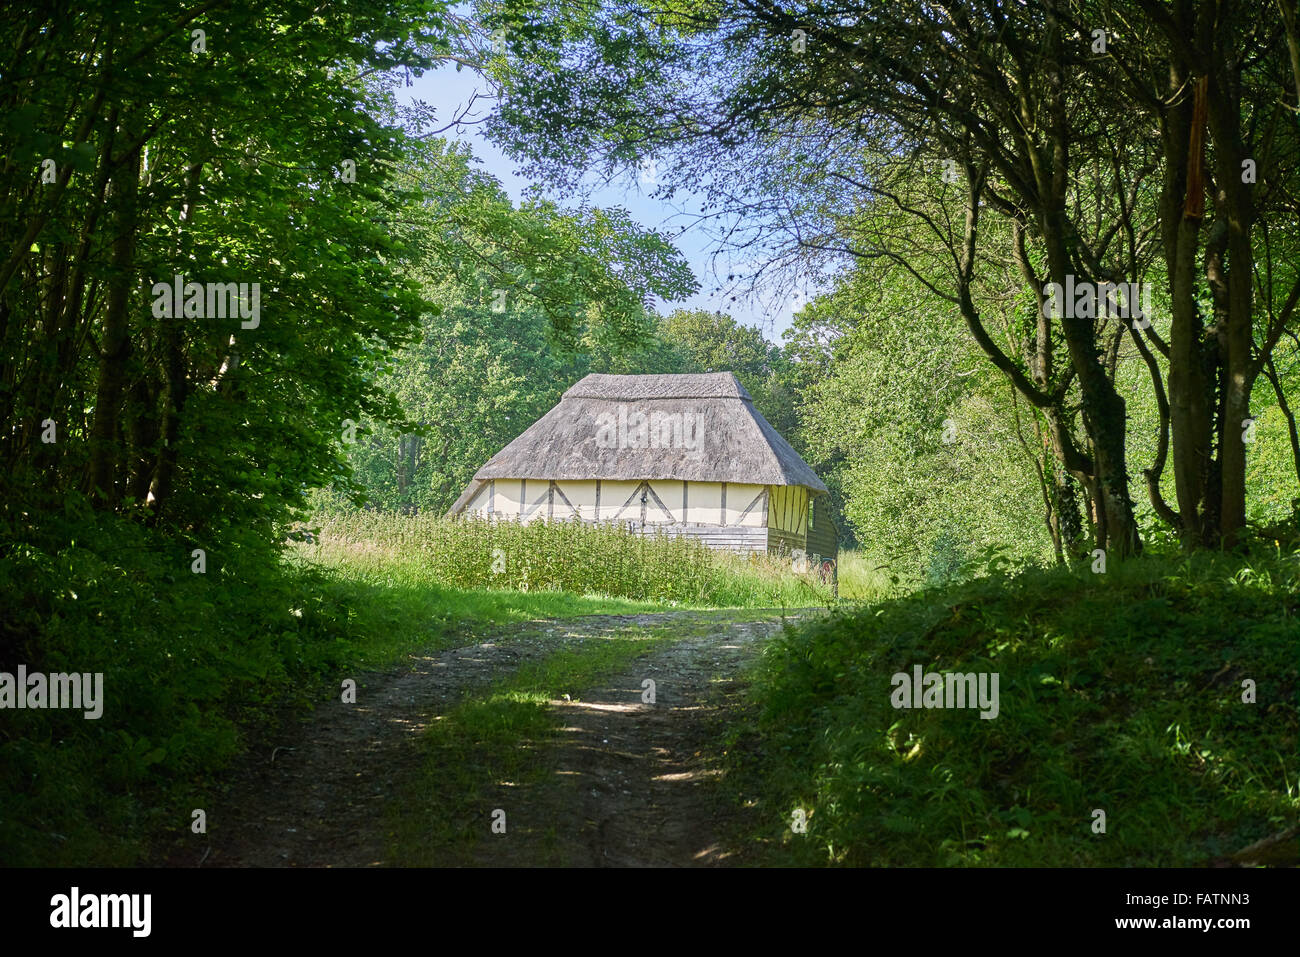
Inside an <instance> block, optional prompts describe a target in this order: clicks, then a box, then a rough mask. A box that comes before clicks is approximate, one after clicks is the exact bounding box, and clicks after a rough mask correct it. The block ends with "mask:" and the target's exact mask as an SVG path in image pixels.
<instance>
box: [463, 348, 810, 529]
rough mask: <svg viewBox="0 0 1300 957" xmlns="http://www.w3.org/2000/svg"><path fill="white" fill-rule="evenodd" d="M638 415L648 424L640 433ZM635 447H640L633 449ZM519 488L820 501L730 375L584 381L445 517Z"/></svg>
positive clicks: (498, 458) (804, 471) (490, 465)
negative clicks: (771, 493)
mask: <svg viewBox="0 0 1300 957" xmlns="http://www.w3.org/2000/svg"><path fill="white" fill-rule="evenodd" d="M637 415H643V416H645V418H646V420H647V421H646V428H645V429H644V430H643V431H640V432H638V430H637V428H636V422H637V419H636V418H635V417H636V416H637ZM678 417H680V418H678ZM679 425H680V431H677V429H678V426H679ZM647 438H648V439H649V441H647ZM642 443H645V444H646V446H647V447H636V446H638V445H640V444H642ZM656 446H657V447H656ZM520 478H524V479H543V480H555V481H575V480H585V479H613V480H619V479H628V480H634V481H643V480H653V479H676V480H678V481H690V482H746V483H750V484H754V485H802V486H804V487H805V488H808V489H811V490H812V491H813V492H814V493H822V492H825V491H826V486H825V485H823V484H822V481H821V479H819V478H818V477H817V475H816V473H814V472H813V470H812V469H811V468H809V466H808V463H806V462H805V461H804V460H803V459H802V458H800V457H799V453H798V452H796V451H795V450H794V449H793V448H791V447H790V443H789V442H787V441H786V440H785V439H783V438H782V437H781V436H780V434H779V433H778V432H777V431H776V429H774V428H772V426H771V425H770V424H769V423H768V421H767V420H766V419H764V418H763V416H762V415H760V414H759V413H758V411H757V410H755V408H754V405H753V400H752V399H751V398H750V395H749V393H748V392H746V391H745V387H744V386H742V385H741V384H740V382H738V381H737V379H736V377H735V376H734V375H732V374H731V373H730V372H716V373H709V374H705V375H594V374H593V375H589V376H587V377H586V378H584V379H583V380H582V381H580V382H579V383H577V385H575V386H573V387H572V388H570V389H569V391H567V392H565V393H564V396H563V397H562V398H561V399H560V402H559V404H558V405H556V406H555V408H553V409H551V411H550V412H547V413H546V414H545V415H544V416H542V417H541V418H540V419H538V420H537V421H536V422H534V423H533V424H532V425H531V426H530V427H529V428H528V429H527V430H526V431H525V432H524V433H523V435H521V436H519V438H517V439H515V440H514V441H513V442H511V443H510V444H509V445H507V446H506V447H505V448H504V449H502V450H501V451H500V452H499V453H498V454H496V455H494V456H493V457H492V458H491V459H490V460H489V461H488V462H487V464H486V465H484V466H483V467H482V468H481V469H479V470H478V472H476V473H475V474H474V481H473V482H471V483H470V486H469V488H467V489H466V490H465V493H464V494H463V495H461V497H460V498H459V499H458V500H457V502H456V504H455V505H453V506H452V508H451V513H450V514H456V513H457V512H459V511H460V510H461V509H462V508H464V506H465V503H466V502H468V501H469V499H470V497H471V496H472V495H473V493H474V492H475V491H477V489H478V487H479V484H480V483H481V482H485V481H487V480H489V479H520Z"/></svg>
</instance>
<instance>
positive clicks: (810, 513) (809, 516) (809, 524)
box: [808, 498, 817, 532]
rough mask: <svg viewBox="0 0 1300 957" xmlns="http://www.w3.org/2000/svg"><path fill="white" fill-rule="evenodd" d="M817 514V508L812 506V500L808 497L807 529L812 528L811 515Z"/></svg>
mask: <svg viewBox="0 0 1300 957" xmlns="http://www.w3.org/2000/svg"><path fill="white" fill-rule="evenodd" d="M816 514H817V509H816V508H814V507H813V500H812V499H811V498H809V499H808V531H810V532H811V531H812V530H813V516H814V515H816Z"/></svg>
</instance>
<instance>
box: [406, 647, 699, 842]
mask: <svg viewBox="0 0 1300 957" xmlns="http://www.w3.org/2000/svg"><path fill="white" fill-rule="evenodd" d="M675 640H678V639H677V638H676V637H674V636H673V635H672V634H671V633H670V632H668V631H667V630H665V629H656V630H647V629H635V628H629V629H624V630H622V631H620V632H619V634H617V635H615V636H609V637H601V638H593V639H590V641H589V642H587V643H586V644H585V645H584V646H583V647H580V648H572V649H563V650H559V651H556V652H555V653H553V654H551V655H549V656H548V657H547V658H545V659H544V660H543V661H540V662H537V663H533V664H528V665H524V666H521V667H520V669H519V670H518V671H517V672H515V673H514V674H513V675H511V676H510V677H508V678H505V679H504V680H502V681H500V682H499V683H497V684H495V685H493V686H492V687H491V688H488V689H485V690H483V691H481V692H478V693H471V694H469V695H468V696H467V697H466V698H465V699H464V700H462V701H461V702H460V703H458V704H457V705H456V706H454V707H453V708H452V709H451V710H449V711H448V712H447V713H446V714H444V715H442V716H441V717H440V718H439V720H437V721H435V722H434V723H433V724H432V725H431V726H430V727H429V728H428V730H427V731H426V732H425V739H424V747H425V749H426V753H427V760H426V763H425V766H424V768H423V769H422V770H421V771H420V773H419V774H418V775H417V778H416V780H415V782H414V783H413V784H412V785H410V786H409V787H408V788H407V789H406V790H405V791H404V792H403V793H402V794H401V795H400V796H399V797H398V798H397V800H394V801H392V802H390V804H389V808H388V822H387V827H388V833H389V853H390V855H391V860H392V861H393V863H395V864H398V865H406V866H416V867H431V866H449V865H461V864H468V863H471V862H472V860H473V851H474V848H475V847H476V846H477V845H478V843H479V841H481V840H484V839H487V838H489V837H490V836H491V829H490V828H491V815H492V812H493V811H494V810H495V809H496V806H497V805H498V804H499V803H501V802H500V798H499V797H494V794H495V793H496V791H497V789H498V788H499V787H502V786H511V787H521V786H524V785H527V784H535V783H537V782H539V781H540V780H541V779H542V778H544V777H545V776H546V774H547V773H548V770H549V769H548V768H547V766H546V763H545V761H542V760H538V757H537V756H538V754H539V753H540V752H541V751H542V750H543V749H544V748H545V747H546V745H547V743H548V742H549V741H550V740H552V739H553V738H554V736H555V734H556V733H557V732H558V730H559V728H560V727H561V715H560V714H559V712H557V711H555V710H553V709H551V708H550V707H549V702H550V701H552V700H554V699H557V698H559V697H560V696H561V695H563V694H570V695H572V699H573V700H575V701H577V700H580V699H579V698H578V693H579V691H580V690H581V689H582V688H584V687H589V686H591V685H592V684H594V683H596V682H597V681H598V680H600V679H601V678H602V677H605V676H608V675H611V674H615V673H617V672H619V671H621V670H623V669H624V668H626V667H627V666H628V665H629V664H630V663H631V662H633V661H635V660H637V659H638V658H641V657H644V656H645V655H648V654H650V653H652V652H653V651H655V650H657V649H658V648H661V647H663V646H665V645H666V644H670V643H672V642H673V641H675ZM507 803H508V802H507ZM503 810H505V811H506V814H507V817H506V826H507V828H510V827H511V826H512V825H511V822H510V821H511V819H510V815H511V814H513V813H515V810H516V809H515V808H513V807H506V808H503ZM515 826H517V825H515ZM507 833H508V831H507ZM543 841H544V843H545V844H546V845H547V846H549V847H551V848H552V849H553V853H554V854H555V855H556V856H555V857H554V859H553V860H551V861H550V862H549V863H550V864H553V865H558V864H564V863H567V862H566V861H564V860H563V859H562V857H561V856H560V850H559V848H560V843H559V841H558V838H557V835H556V833H555V831H554V829H552V830H551V831H550V833H549V840H548V839H547V835H545V834H544V835H543Z"/></svg>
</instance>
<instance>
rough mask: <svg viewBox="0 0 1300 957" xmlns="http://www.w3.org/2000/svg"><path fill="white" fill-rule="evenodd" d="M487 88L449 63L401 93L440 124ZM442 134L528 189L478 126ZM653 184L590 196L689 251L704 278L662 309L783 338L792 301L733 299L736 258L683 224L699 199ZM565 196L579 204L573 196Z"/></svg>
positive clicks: (514, 188) (520, 189) (483, 107)
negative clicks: (671, 194) (730, 287)
mask: <svg viewBox="0 0 1300 957" xmlns="http://www.w3.org/2000/svg"><path fill="white" fill-rule="evenodd" d="M486 91H487V86H486V84H484V83H483V81H482V80H481V79H480V77H479V76H478V75H477V74H476V73H474V71H472V70H461V71H459V72H458V71H456V70H455V69H454V68H452V67H451V66H445V67H443V68H441V69H438V70H434V71H431V72H428V73H425V74H424V75H423V76H422V77H420V78H418V79H413V80H412V81H411V86H410V87H404V88H402V89H401V90H399V91H398V93H399V98H400V99H401V100H403V101H404V102H409V101H411V100H422V101H424V102H425V103H427V104H428V105H430V106H432V107H433V108H434V109H435V110H436V111H437V117H438V120H439V124H440V125H441V124H445V123H447V122H449V121H450V120H451V119H452V118H453V117H455V116H457V115H458V114H459V113H460V112H461V110H462V109H463V108H464V106H465V104H467V103H468V102H469V101H470V99H471V98H472V97H473V95H474V94H475V93H476V92H477V93H479V94H484V93H486ZM491 105H492V101H491V100H487V99H480V100H479V101H478V102H477V103H476V104H475V115H476V116H478V117H479V118H482V117H483V116H484V115H486V113H487V112H488V111H489V110H490V109H491ZM442 135H443V136H444V137H446V138H448V139H458V140H462V141H464V142H468V143H469V144H470V146H471V148H472V149H473V151H474V155H475V156H476V157H477V158H478V159H479V160H480V161H481V167H482V169H484V170H485V171H486V172H488V173H490V174H491V175H492V176H494V177H496V178H497V179H498V180H499V181H500V182H501V185H502V188H503V189H505V191H506V193H507V194H508V195H509V196H510V197H511V199H513V200H514V201H515V202H519V201H520V200H521V199H522V198H523V196H524V193H525V191H526V190H527V189H528V188H529V187H530V186H532V185H533V184H532V182H531V181H530V180H527V179H524V178H523V177H522V176H520V175H519V174H518V172H517V170H516V166H515V164H514V163H513V162H512V161H511V160H510V159H509V158H508V157H507V156H506V155H505V154H504V153H502V152H501V150H499V149H497V147H496V146H494V145H493V144H492V143H491V142H489V141H488V139H487V138H486V137H485V136H484V135H483V133H482V130H481V128H480V127H476V126H472V127H465V128H462V129H460V130H457V129H455V128H453V129H450V130H447V131H446V132H444V133H443V134H442ZM650 189H653V186H652V185H646V186H642V185H641V184H639V183H638V182H637V181H636V177H635V176H631V175H629V176H628V177H627V179H626V181H625V182H624V183H622V184H621V186H616V187H607V188H602V189H598V190H596V191H594V192H593V193H592V194H591V196H590V198H589V201H590V202H591V203H593V204H595V205H599V206H607V207H608V206H622V207H623V208H624V209H626V210H628V212H630V213H631V214H632V217H633V219H635V220H636V221H637V222H639V223H640V224H641V225H642V226H646V227H650V228H652V229H656V230H658V231H659V232H661V233H663V234H664V235H665V236H667V237H669V238H670V239H672V240H673V242H674V243H675V244H676V246H677V248H678V249H680V250H681V251H682V254H683V255H684V256H685V257H686V260H687V262H688V263H689V264H690V266H691V269H692V270H693V271H694V273H695V278H696V280H698V282H699V284H700V291H699V292H698V293H696V295H694V296H692V297H691V298H690V299H687V300H684V301H682V302H679V303H672V304H669V305H664V304H660V305H659V306H658V308H659V311H660V312H665V313H666V312H671V311H672V310H673V309H674V308H679V307H682V308H692V309H709V310H714V311H718V312H725V313H728V314H729V315H731V316H734V317H735V318H736V320H737V321H738V322H740V323H743V324H745V325H749V326H757V327H758V328H759V329H760V330H761V331H762V332H763V334H764V335H765V336H766V337H767V338H768V339H770V340H772V341H773V342H777V343H779V342H780V341H781V333H782V332H784V331H785V330H786V329H787V328H789V326H790V320H791V312H792V310H791V304H790V302H789V301H783V300H778V299H776V298H772V299H769V300H746V299H745V298H744V297H741V296H737V300H736V301H735V302H732V301H731V295H733V293H730V292H721V291H717V290H718V287H719V286H720V285H723V286H725V279H726V277H727V275H728V273H729V272H734V271H736V268H734V267H735V264H733V262H732V261H731V260H730V259H729V257H728V256H727V254H726V252H725V251H724V252H723V253H722V254H721V255H719V256H718V257H717V258H716V260H715V259H714V257H713V255H712V254H713V253H714V252H715V251H716V250H717V248H718V247H717V245H716V243H715V242H714V241H713V240H712V239H710V237H708V236H707V235H705V233H704V232H703V231H701V230H700V229H699V228H698V227H695V228H690V229H686V230H685V231H684V232H682V230H683V227H684V226H686V225H688V224H689V223H690V222H691V219H690V216H689V214H690V213H692V212H694V211H696V210H698V209H699V207H700V205H701V202H700V200H699V199H698V198H697V197H694V196H691V195H690V194H685V193H679V194H678V196H677V197H676V198H675V199H674V200H673V202H672V203H666V202H663V201H660V200H656V199H653V198H651V197H650V196H648V195H647V192H648V190H650ZM545 195H546V196H547V197H548V198H551V199H554V200H555V201H556V202H559V203H561V204H564V203H566V198H565V197H563V196H560V195H557V194H555V193H554V192H552V191H546V192H545ZM567 202H569V203H570V204H574V205H576V200H575V199H573V198H569V199H568V200H567ZM683 214H686V215H683ZM741 271H743V269H742V270H741ZM715 272H716V273H720V274H721V278H722V280H724V282H722V283H720V282H719V280H718V278H717V277H716V276H715ZM798 301H802V300H798Z"/></svg>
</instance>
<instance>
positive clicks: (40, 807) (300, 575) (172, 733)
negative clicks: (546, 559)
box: [0, 517, 659, 866]
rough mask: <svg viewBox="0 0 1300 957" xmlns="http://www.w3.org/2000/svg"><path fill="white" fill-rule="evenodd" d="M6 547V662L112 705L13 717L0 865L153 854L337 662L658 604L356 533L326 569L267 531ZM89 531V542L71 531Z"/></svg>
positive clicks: (126, 859)
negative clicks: (432, 555)
mask: <svg viewBox="0 0 1300 957" xmlns="http://www.w3.org/2000/svg"><path fill="white" fill-rule="evenodd" d="M56 531H61V530H57V529H51V531H50V535H49V539H50V540H49V541H47V542H44V543H40V544H35V543H29V544H17V543H10V544H8V545H5V546H4V547H0V590H2V591H3V593H4V594H5V596H6V607H5V610H4V613H3V614H0V662H2V663H3V670H6V671H10V672H12V671H13V670H14V668H15V667H16V665H17V664H20V663H21V664H26V665H27V667H28V669H29V671H31V672H35V671H74V672H92V673H93V672H103V673H104V697H105V702H104V714H103V717H102V718H100V719H98V720H93V721H88V720H85V719H84V718H83V717H82V714H81V712H70V711H56V710H22V711H16V710H15V711H6V712H4V718H5V720H4V722H3V724H0V748H2V749H3V753H4V760H3V761H0V864H4V865H9V866H86V865H90V866H122V865H131V864H135V863H139V862H140V861H142V860H146V859H148V858H149V857H150V855H151V854H152V853H154V852H153V851H152V850H151V848H153V847H162V846H166V844H167V842H168V841H169V840H170V835H172V834H174V833H175V832H177V831H178V830H179V829H182V828H186V827H188V821H189V809H190V808H194V807H202V806H204V801H205V798H204V795H205V794H206V793H208V789H209V788H210V787H212V786H213V785H214V784H215V783H216V782H217V775H218V774H219V773H220V772H221V771H222V769H223V768H225V767H227V766H228V765H229V763H230V762H231V761H232V760H233V759H234V758H235V757H236V756H237V755H239V754H240V753H241V752H242V751H243V750H245V749H246V748H247V747H248V746H249V745H250V744H251V743H253V742H255V741H258V740H260V739H262V738H264V737H265V736H266V735H267V734H268V733H270V732H271V731H272V730H273V729H274V728H276V727H277V726H278V725H279V722H280V721H281V720H282V719H283V718H284V717H285V715H286V713H293V712H301V711H303V710H305V709H308V708H310V707H311V705H312V703H313V702H315V701H319V700H322V698H324V697H326V696H328V695H330V694H333V693H334V689H335V688H336V687H337V684H336V678H337V676H338V675H339V674H340V673H344V672H351V671H355V670H356V669H357V668H382V667H384V666H386V665H388V664H390V663H392V662H394V661H396V660H398V659H400V658H401V657H402V656H404V655H406V654H409V653H410V652H412V651H416V650H422V649H431V650H437V649H442V648H447V647H452V646H455V645H458V644H464V643H466V642H469V641H473V640H477V639H476V637H475V636H476V635H481V634H482V633H483V632H484V630H491V629H493V628H494V627H497V626H499V625H503V624H507V623H510V622H519V621H528V620H534V619H541V618H554V617H573V616H578V615H587V614H597V613H619V614H623V613H633V612H637V611H645V610H653V609H655V608H657V607H659V606H657V605H654V604H653V603H650V602H634V601H627V600H623V599H609V598H604V597H594V596H593V597H582V596H574V595H566V594H562V593H557V592H530V593H522V592H512V591H491V592H489V591H478V592H464V591H458V590H455V589H450V588H446V587H443V586H440V585H438V584H437V583H435V582H434V581H433V580H432V579H431V577H430V574H429V570H428V568H427V567H426V566H425V565H424V564H423V563H422V562H421V560H420V556H419V555H418V554H417V553H411V554H403V553H399V552H393V551H392V550H383V549H379V548H378V547H375V548H370V547H368V546H365V545H362V546H360V547H357V548H350V549H345V550H341V551H338V552H336V553H335V554H334V555H333V556H332V558H333V560H332V561H329V562H322V563H316V564H313V563H311V562H307V561H304V560H303V556H302V555H301V554H300V553H301V551H302V549H299V550H298V552H299V553H298V554H292V553H291V555H290V556H289V558H288V561H281V560H280V558H279V557H278V556H277V554H276V553H275V551H274V550H273V549H271V548H269V547H268V545H267V541H266V539H265V538H262V539H257V538H255V537H252V536H249V537H248V538H247V539H244V540H241V539H240V538H238V537H235V538H233V539H232V540H230V541H228V542H225V543H222V544H220V545H218V544H214V543H205V544H207V545H208V548H207V551H208V568H207V571H206V573H205V574H195V573H193V572H192V571H191V559H190V555H189V552H190V544H189V543H185V542H180V541H166V540H160V539H158V538H157V537H156V536H154V537H151V536H149V535H147V534H146V533H145V532H143V531H142V530H140V529H139V528H138V527H136V526H133V525H132V524H131V523H128V522H125V521H122V520H118V519H114V518H112V517H101V518H98V519H92V520H85V519H83V520H81V521H79V522H77V523H76V525H75V528H74V531H73V532H72V533H71V534H65V535H64V536H63V538H62V541H60V540H59V538H60V536H59V535H56V534H55V532H56ZM74 536H75V537H74Z"/></svg>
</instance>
